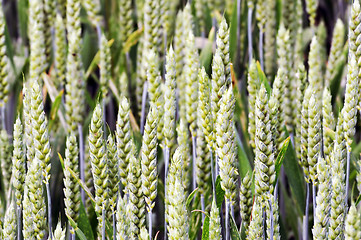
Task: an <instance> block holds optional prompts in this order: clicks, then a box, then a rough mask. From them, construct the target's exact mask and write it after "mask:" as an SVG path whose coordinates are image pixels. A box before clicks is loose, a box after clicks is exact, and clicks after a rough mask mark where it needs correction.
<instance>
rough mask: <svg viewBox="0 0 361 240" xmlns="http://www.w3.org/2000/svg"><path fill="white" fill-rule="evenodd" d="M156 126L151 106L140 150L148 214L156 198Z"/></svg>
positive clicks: (153, 106) (156, 122) (154, 113)
mask: <svg viewBox="0 0 361 240" xmlns="http://www.w3.org/2000/svg"><path fill="white" fill-rule="evenodd" d="M157 124H158V114H157V109H156V106H155V105H151V109H150V112H149V113H148V116H147V122H146V125H145V127H144V134H143V142H142V149H141V165H142V176H141V178H142V191H143V194H144V196H145V202H146V203H147V210H148V212H151V211H152V209H153V208H154V205H155V202H154V200H155V198H156V196H157V179H158V174H157V147H158V139H157Z"/></svg>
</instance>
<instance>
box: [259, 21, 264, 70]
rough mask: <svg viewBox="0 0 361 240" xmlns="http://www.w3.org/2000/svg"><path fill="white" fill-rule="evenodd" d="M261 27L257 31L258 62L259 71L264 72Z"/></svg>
mask: <svg viewBox="0 0 361 240" xmlns="http://www.w3.org/2000/svg"><path fill="white" fill-rule="evenodd" d="M263 36H264V32H263V27H262V28H261V29H260V30H259V60H260V63H261V69H262V71H264V60H263Z"/></svg>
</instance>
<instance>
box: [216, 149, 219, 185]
mask: <svg viewBox="0 0 361 240" xmlns="http://www.w3.org/2000/svg"><path fill="white" fill-rule="evenodd" d="M215 155H216V169H215V170H216V175H215V178H216V179H217V177H218V175H219V166H218V155H217V153H215Z"/></svg>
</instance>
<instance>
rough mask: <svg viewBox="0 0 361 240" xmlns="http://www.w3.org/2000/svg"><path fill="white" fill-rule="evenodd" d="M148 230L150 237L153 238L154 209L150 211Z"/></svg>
mask: <svg viewBox="0 0 361 240" xmlns="http://www.w3.org/2000/svg"><path fill="white" fill-rule="evenodd" d="M148 225H149V226H148V232H149V237H150V239H152V234H153V233H152V230H153V229H152V228H153V220H152V210H150V211H148Z"/></svg>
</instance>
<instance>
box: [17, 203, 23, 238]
mask: <svg viewBox="0 0 361 240" xmlns="http://www.w3.org/2000/svg"><path fill="white" fill-rule="evenodd" d="M17 211H18V219H17V220H18V236H17V240H21V239H22V236H21V229H22V227H21V215H22V214H21V213H22V211H21V205H20V206H18V207H17Z"/></svg>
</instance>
